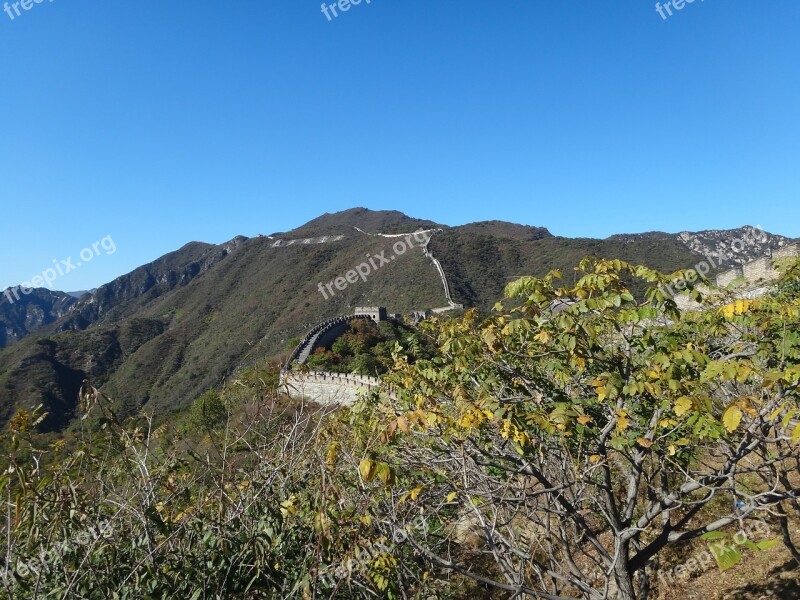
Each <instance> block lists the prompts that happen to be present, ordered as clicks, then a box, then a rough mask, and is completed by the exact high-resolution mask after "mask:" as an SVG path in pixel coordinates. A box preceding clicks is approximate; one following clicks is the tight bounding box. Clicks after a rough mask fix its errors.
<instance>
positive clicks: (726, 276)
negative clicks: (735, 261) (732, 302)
mask: <svg viewBox="0 0 800 600" xmlns="http://www.w3.org/2000/svg"><path fill="white" fill-rule="evenodd" d="M798 256H800V243H798V242H795V243H793V244H788V245H786V246H784V247H783V248H778V249H777V250H774V251H773V252H772V256H762V257H760V258H757V259H755V260H751V261H750V262H747V263H745V264H743V265H741V266H738V267H734V268H733V269H728V270H727V271H723V272H722V273H720V274H719V275H717V287H727V286H729V285H730V284H731V283H732V282H733V281H736V280H738V279H744V280H745V282H746V283H747V284H748V285H755V284H758V283H759V282H762V283H763V282H768V281H774V280H776V279H777V278H778V277H779V276H780V273H779V272H778V270H777V269H776V268H775V261H778V260H783V259H787V258H795V257H798Z"/></svg>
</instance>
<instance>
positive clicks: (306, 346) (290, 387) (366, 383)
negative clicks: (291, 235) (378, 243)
mask: <svg viewBox="0 0 800 600" xmlns="http://www.w3.org/2000/svg"><path fill="white" fill-rule="evenodd" d="M354 229H356V230H357V231H358V232H359V233H361V234H363V235H368V236H374V237H384V238H400V237H408V236H409V235H414V234H407V233H401V234H385V233H367V232H366V231H363V230H361V229H359V228H358V227H355V228H354ZM441 231H442V230H441V229H428V230H420V231H417V232H415V234H417V235H419V234H423V235H425V236H426V240H425V244H424V246H423V247H422V251H423V254H424V255H425V257H426V258H428V259H430V261H431V262H432V263H433V265H434V266H435V267H436V269H437V271H438V272H439V276H440V277H441V280H442V286H443V288H444V295H445V299H446V300H447V304H448V305H447V306H444V307H440V308H432V309H430V311H429V312H430V314H441V313H444V312H448V311H451V310H457V309H461V308H464V306H463V305H462V304H457V303H456V302H454V301H453V298H452V296H451V295H450V286H449V285H448V283H447V277H446V276H445V272H444V268H443V267H442V264H441V263H440V262H439V260H438V259H437V258H436V257H435V256H434V255H433V252H432V251H431V250H430V248H429V244H430V241H431V238H432V237H433V234H434V233H438V232H441ZM344 237H345V236H343V235H337V236H325V237H319V238H307V239H300V240H281V239H278V240H275V238H273V237H269V239H270V240H275V241H274V242H273V243H272V247H273V248H282V247H286V246H293V245H307V244H324V243H327V242H338V241H341V240H342V239H344ZM426 312H427V311H414V312H413V313H411V314H410V315H409V317H410V318H411V320H412V321H419V320H420V319H423V318H425V315H426ZM387 318H394V319H399V318H400V315H388V314H387V312H386V309H385V308H383V307H377V306H375V307H357V308H356V309H355V312H354V313H353V314H352V315H342V316H339V317H334V318H332V319H328V320H327V321H323V322H322V323H319V324H318V325H316V326H315V327H314V328H313V329H311V330H310V331H309V332H308V333H307V334H306V335H305V337H304V338H303V339H302V340H301V341H300V343H299V344H298V345H297V347H295V349H294V350H293V351H292V353H291V355H290V356H289V360H288V361H287V364H286V367H285V368H284V369H283V370H282V371H281V386H282V388H283V389H284V391H285V392H286V393H287V394H288V395H289V396H290V397H292V398H307V399H311V400H314V401H316V402H319V403H320V404H325V405H329V404H341V405H351V404H353V403H354V402H355V401H356V399H357V398H358V396H359V394H361V393H364V392H369V391H372V390H373V389H377V388H378V387H379V386H380V385H381V382H380V380H379V379H377V378H376V377H369V376H366V375H357V374H345V373H327V372H322V371H305V370H303V369H302V368H300V369H298V368H297V367H298V366H302V365H304V364H305V363H306V361H307V360H308V357H309V356H311V353H312V352H314V350H316V349H317V348H320V347H328V346H330V345H331V344H332V343H333V341H334V340H335V339H336V338H337V337H339V336H340V335H342V334H343V333H344V332H345V331H346V330H347V328H348V327H349V324H350V322H351V321H352V320H353V319H371V320H373V321H375V322H376V323H378V322H380V321H384V320H386V319H387ZM384 391H385V392H386V393H388V394H390V395H391V394H392V392H391V391H387V390H386V389H385V388H384Z"/></svg>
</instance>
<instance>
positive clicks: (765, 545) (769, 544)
mask: <svg viewBox="0 0 800 600" xmlns="http://www.w3.org/2000/svg"><path fill="white" fill-rule="evenodd" d="M777 543H778V542H777V541H776V540H763V541H761V542H758V543H757V544H756V548H758V549H759V550H761V551H764V550H769V549H770V548H773V547H774V546H775V545H776V544H777Z"/></svg>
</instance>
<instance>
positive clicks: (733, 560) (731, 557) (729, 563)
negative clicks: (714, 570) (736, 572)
mask: <svg viewBox="0 0 800 600" xmlns="http://www.w3.org/2000/svg"><path fill="white" fill-rule="evenodd" d="M710 548H711V553H712V554H713V555H714V559H715V560H716V561H717V565H718V566H719V570H720V571H727V570H728V569H730V568H732V567H735V566H736V565H737V564H739V561H741V560H742V553H741V552H739V551H738V550H737V549H736V548H734V547H733V546H722V548H718V547H716V546H715V545H714V544H712V545H711V547H710Z"/></svg>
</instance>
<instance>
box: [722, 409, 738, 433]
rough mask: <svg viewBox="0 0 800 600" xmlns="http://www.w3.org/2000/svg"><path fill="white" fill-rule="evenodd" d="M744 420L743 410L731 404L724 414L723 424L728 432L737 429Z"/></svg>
mask: <svg viewBox="0 0 800 600" xmlns="http://www.w3.org/2000/svg"><path fill="white" fill-rule="evenodd" d="M741 422H742V411H740V410H739V409H738V408H736V407H735V406H729V407H728V409H727V410H726V411H725V412H724V413H723V414H722V424H723V425H725V429H727V430H728V432H733V431H736V429H737V428H738V427H739V423H741Z"/></svg>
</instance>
